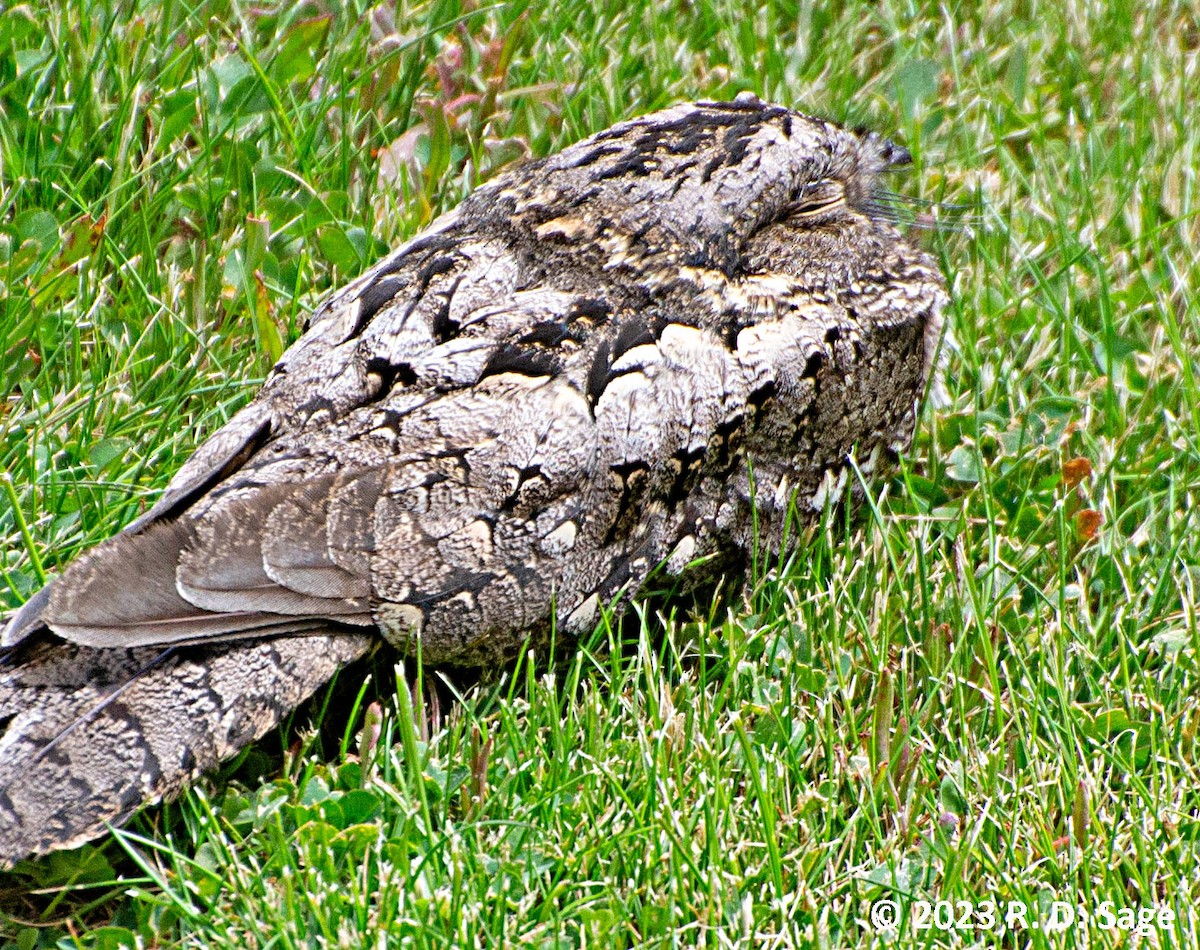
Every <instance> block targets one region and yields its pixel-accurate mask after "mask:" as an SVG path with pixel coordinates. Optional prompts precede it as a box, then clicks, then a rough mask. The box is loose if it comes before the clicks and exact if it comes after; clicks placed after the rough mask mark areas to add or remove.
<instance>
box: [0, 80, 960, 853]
mask: <svg viewBox="0 0 1200 950" xmlns="http://www.w3.org/2000/svg"><path fill="white" fill-rule="evenodd" d="M908 161H909V156H908V153H907V152H906V151H905V150H904V149H902V148H899V147H897V146H895V145H892V144H891V143H889V142H888V141H886V140H884V139H882V138H880V137H878V136H876V135H874V134H871V133H865V132H853V131H850V130H847V129H845V128H843V127H841V126H839V125H836V124H834V123H831V122H826V121H822V120H819V119H815V118H811V117H809V116H806V115H802V114H800V113H797V112H794V111H790V110H788V109H785V108H781V107H779V106H775V105H769V104H767V103H764V102H761V101H759V100H758V99H756V98H754V97H751V96H746V95H743V96H741V97H739V98H738V99H737V100H735V101H733V102H707V103H698V104H689V105H680V106H676V107H674V108H670V109H667V110H665V111H663V112H658V113H655V114H653V115H648V116H645V117H642V118H639V119H634V120H632V121H629V122H624V123H621V124H619V125H616V126H613V127H612V128H610V129H608V130H606V131H603V132H600V133H599V134H597V135H594V136H592V137H591V138H588V139H586V140H584V141H582V142H579V143H578V144H576V145H573V146H571V147H569V148H567V149H566V150H565V151H563V152H561V153H559V154H558V155H555V156H552V157H550V158H548V159H544V160H541V161H536V162H532V163H530V164H528V165H525V166H524V167H521V168H519V169H517V170H515V171H512V172H509V173H507V174H504V175H502V176H500V177H498V178H496V179H495V180H493V181H491V182H490V183H488V184H486V185H484V186H482V187H481V188H479V189H478V190H477V191H476V192H475V193H474V194H472V195H471V196H470V197H469V198H467V199H466V200H465V201H464V202H463V203H462V204H461V205H460V206H459V207H458V208H457V209H455V210H454V211H452V212H450V213H448V214H446V215H444V216H442V217H441V218H439V219H437V220H436V221H435V222H434V223H433V224H432V225H431V226H430V227H429V228H428V229H427V230H426V231H424V232H423V233H421V234H419V235H418V236H416V237H415V238H413V239H412V240H410V241H408V242H407V243H405V244H404V245H402V246H401V247H400V248H398V249H397V250H396V251H395V252H394V253H392V254H391V255H390V256H389V257H387V258H386V259H385V260H383V261H381V262H380V263H379V264H377V265H375V266H374V267H372V268H371V269H370V270H369V271H367V272H366V273H365V274H363V275H362V276H361V277H359V278H358V279H356V280H354V281H353V282H352V283H350V284H349V285H347V286H346V287H344V288H342V289H341V290H339V291H338V292H336V293H334V294H333V295H332V296H330V297H329V298H328V299H327V300H325V301H324V303H323V304H321V306H319V307H318V308H317V309H316V311H315V312H314V313H313V314H312V317H311V319H310V320H309V322H308V325H307V326H306V329H305V332H304V334H303V336H302V337H301V338H300V339H299V340H298V341H297V343H296V344H295V345H294V346H292V347H291V349H289V350H288V351H287V353H285V354H284V356H283V358H282V359H281V360H280V361H279V363H278V364H277V365H276V366H275V368H274V369H273V371H272V372H271V374H270V376H269V378H268V379H267V381H266V383H265V385H264V386H263V388H262V390H261V391H260V392H259V394H258V395H257V396H256V398H255V399H254V400H253V401H252V402H251V403H250V404H249V405H247V406H246V407H245V408H244V409H242V410H241V411H240V412H238V413H237V414H236V415H235V416H234V417H233V418H232V419H231V420H230V421H229V423H228V424H227V425H225V426H224V427H223V428H222V429H220V430H219V431H217V432H216V433H215V434H214V435H213V436H212V437H211V438H210V439H208V441H206V442H205V443H203V444H202V445H201V446H200V448H199V449H198V450H197V451H196V453H195V454H194V455H193V456H192V457H191V458H190V460H189V461H188V462H187V463H186V464H185V465H184V466H183V468H182V469H181V470H180V471H179V473H178V474H177V475H176V476H175V478H174V479H173V480H172V481H171V483H170V484H169V485H168V487H167V489H166V491H165V492H164V494H163V495H162V497H161V498H160V499H159V501H158V503H157V504H156V505H155V506H154V507H153V508H152V509H151V510H149V511H148V512H146V513H145V514H144V515H143V516H142V517H140V518H138V519H137V520H136V521H135V522H134V523H133V524H131V525H130V526H129V527H128V528H126V529H125V530H124V531H122V532H121V533H120V534H118V535H117V536H115V537H113V538H111V539H109V540H108V541H106V542H104V543H102V544H100V545H98V546H97V547H95V548H94V549H92V550H91V551H88V552H87V553H85V554H84V555H83V556H81V557H80V558H79V559H78V560H76V561H75V562H73V563H72V564H70V565H69V566H68V567H67V568H66V569H65V570H64V571H63V572H62V574H61V575H60V576H58V577H57V578H56V579H54V580H53V581H52V582H51V583H50V584H49V585H47V587H46V588H45V589H43V590H42V591H41V592H39V593H38V594H36V595H35V596H34V597H33V598H32V599H31V600H30V601H29V602H28V603H27V604H26V605H25V606H24V607H23V608H22V609H21V610H20V611H19V612H18V613H17V614H16V615H15V616H14V617H13V618H12V619H11V621H10V622H9V624H8V626H7V628H6V629H5V631H4V634H3V654H2V656H0V863H3V864H11V863H12V862H13V861H15V860H18V859H20V858H22V857H25V856H27V855H31V854H33V855H36V854H42V853H45V852H47V851H50V850H53V849H56V848H64V847H70V846H74V845H78V844H80V843H82V842H84V841H87V840H89V839H91V838H94V837H96V836H98V835H100V834H102V833H104V831H105V829H106V825H107V823H116V822H120V821H122V820H123V819H125V818H126V817H128V816H129V814H130V813H131V812H132V811H133V810H135V809H136V808H137V807H138V806H140V805H142V804H144V803H146V802H149V801H153V800H156V799H158V798H161V797H162V796H163V795H166V794H170V793H173V792H175V791H176V790H178V789H179V788H180V787H181V786H182V785H183V784H184V783H185V782H186V781H188V780H189V779H191V778H192V777H194V776H195V775H196V774H197V773H198V772H199V771H201V770H203V769H206V768H210V767H212V766H213V765H215V764H216V763H218V762H219V761H221V760H222V759H223V758H225V757H227V756H229V755H231V754H232V753H233V752H235V751H236V750H237V749H239V748H240V747H242V746H244V745H245V744H247V743H249V742H251V741H253V740H254V739H256V738H257V737H259V736H261V735H262V734H263V733H264V732H266V731H267V730H268V729H270V728H271V727H272V726H274V725H276V724H277V723H278V722H279V721H280V719H281V718H282V717H284V716H285V715H286V714H287V713H288V712H289V711H290V710H292V709H294V708H295V707H296V706H297V705H298V704H299V703H300V702H302V701H303V700H304V699H305V698H306V697H307V696H309V695H310V694H311V693H312V692H313V691H314V690H316V689H317V688H318V687H319V686H320V685H321V684H322V683H324V682H325V681H326V680H327V679H328V678H329V677H330V676H331V675H332V674H333V673H334V672H335V671H336V670H337V669H338V668H339V667H341V666H343V665H345V664H346V663H348V662H350V661H352V660H354V659H355V658H357V657H359V656H361V655H363V654H364V653H366V652H367V651H368V650H369V649H370V648H371V646H372V645H373V643H374V642H375V641H376V639H377V638H378V637H383V638H384V639H385V640H387V641H388V642H389V643H391V644H393V645H394V646H395V647H397V648H398V649H399V650H400V651H401V652H402V653H403V654H406V655H412V654H414V653H415V652H416V648H417V645H418V644H419V646H420V652H421V655H422V657H423V659H424V661H425V662H427V663H434V664H453V665H458V666H482V665H490V664H497V663H500V662H503V661H505V660H507V659H510V658H512V657H513V656H514V655H516V654H517V653H518V652H519V651H520V650H521V649H522V647H523V645H524V644H526V643H532V644H533V645H534V646H535V647H536V646H537V645H538V644H539V642H544V641H545V639H546V638H547V637H548V635H549V631H550V630H551V628H552V627H554V629H556V631H557V635H558V636H560V637H563V636H566V637H571V636H574V635H578V634H580V633H581V632H585V631H588V630H590V629H592V627H593V625H594V623H595V621H596V619H597V617H598V614H599V611H600V610H601V609H602V608H603V607H605V606H607V605H610V604H618V605H619V604H620V603H622V602H624V601H625V600H627V599H628V598H629V597H631V596H634V595H636V594H637V592H638V590H639V587H640V586H641V585H642V584H643V583H644V581H645V579H646V578H647V576H648V575H649V574H650V572H651V571H654V570H658V571H659V572H662V573H663V574H665V575H666V576H668V577H674V576H678V575H683V574H686V573H687V572H688V571H689V569H691V570H693V571H695V570H697V569H698V568H697V566H696V565H697V564H698V563H700V562H704V563H705V567H704V568H703V569H704V570H706V571H712V570H714V565H715V568H716V569H722V566H726V567H736V566H737V565H738V564H739V563H740V562H743V561H744V560H745V559H746V558H747V557H748V556H749V552H750V550H751V548H752V546H754V545H755V544H758V545H760V546H765V547H766V548H767V549H771V548H778V546H779V545H780V544H781V543H782V537H783V534H784V522H785V520H786V519H787V517H788V509H789V506H792V507H793V510H794V512H797V513H798V515H799V517H800V518H801V519H803V518H805V517H811V516H812V514H813V513H814V512H819V511H820V510H821V509H822V507H823V505H824V504H825V502H826V500H827V499H828V498H830V497H831V496H833V497H836V496H837V494H838V493H840V492H841V491H842V490H843V486H844V483H845V480H846V475H847V466H848V460H849V456H850V454H851V453H852V452H854V453H855V455H856V458H857V459H858V460H859V465H860V467H861V468H862V469H863V470H864V471H868V472H869V471H870V470H871V467H872V465H873V464H874V462H875V461H876V460H877V459H879V458H881V457H884V456H886V455H887V454H888V453H891V452H895V451H897V450H900V449H903V448H904V447H905V446H906V445H907V443H908V441H909V440H910V438H911V435H912V430H913V426H914V421H915V416H916V410H917V406H918V403H919V400H920V398H921V395H922V393H923V391H924V388H925V386H926V383H927V380H928V377H929V373H930V369H931V363H932V361H933V354H934V351H935V348H936V345H937V341H938V334H939V329H940V313H941V310H942V307H943V305H944V302H945V299H946V296H945V291H944V286H943V281H942V278H941V276H940V274H939V272H938V269H937V267H936V265H935V263H934V261H933V260H932V259H931V258H930V257H929V256H928V255H927V254H925V253H923V252H922V251H920V250H919V249H917V248H916V247H914V246H913V245H912V244H910V243H909V242H908V241H907V240H906V239H905V238H904V236H903V235H902V234H901V233H900V232H899V231H898V230H897V229H896V228H895V227H894V226H893V225H892V223H891V221H890V219H889V215H888V213H887V212H886V205H885V204H884V203H883V202H882V201H881V200H879V199H880V197H881V196H882V195H884V192H883V190H882V189H881V188H880V186H879V184H878V182H877V176H878V175H879V174H880V173H881V172H884V171H886V170H887V169H889V168H891V167H893V166H897V165H903V164H906V163H907V162H908Z"/></svg>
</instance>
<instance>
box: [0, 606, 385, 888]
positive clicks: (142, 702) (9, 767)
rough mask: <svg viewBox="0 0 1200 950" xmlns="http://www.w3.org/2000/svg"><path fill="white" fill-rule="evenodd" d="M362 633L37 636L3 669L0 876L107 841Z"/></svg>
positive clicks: (361, 650) (286, 704) (305, 688)
mask: <svg viewBox="0 0 1200 950" xmlns="http://www.w3.org/2000/svg"><path fill="white" fill-rule="evenodd" d="M373 642H374V638H373V637H372V636H370V635H368V634H358V633H349V632H345V633H343V632H331V631H330V629H329V628H328V627H326V628H324V630H323V632H322V631H320V630H317V629H315V628H314V630H313V632H312V633H311V634H310V635H303V636H299V635H290V636H282V637H275V638H272V639H259V640H239V641H236V642H233V643H227V644H221V645H214V646H200V647H190V648H178V647H175V648H169V649H167V650H165V651H164V650H163V649H162V648H158V647H148V648H136V649H128V650H121V649H94V648H91V647H84V646H78V645H76V644H69V643H63V642H61V641H59V640H58V639H57V638H54V637H51V636H49V635H42V636H37V637H31V638H29V640H27V641H26V642H25V643H22V644H21V645H20V646H19V647H17V648H15V649H14V650H12V651H10V653H9V655H8V656H7V657H5V658H4V659H5V662H3V663H2V664H0V867H7V866H11V865H12V864H13V863H14V862H15V861H18V860H20V859H21V858H24V857H27V856H30V855H40V854H44V853H46V852H47V851H50V850H53V849H57V848H69V847H74V846H77V845H80V844H83V843H84V842H86V841H89V840H90V839H92V838H95V837H98V836H100V835H102V834H103V833H104V832H105V830H106V828H107V826H108V825H109V824H119V823H120V822H121V821H123V820H124V819H125V818H127V817H128V816H129V815H130V814H131V813H132V812H133V811H134V810H135V809H136V808H138V807H139V806H141V805H143V804H145V803H147V802H152V801H157V800H159V799H161V798H162V797H164V796H167V795H170V794H172V793H174V792H176V791H177V790H178V789H179V788H180V787H181V786H183V785H184V784H185V783H186V782H187V781H188V780H190V779H191V778H194V777H195V776H196V775H197V774H198V773H200V772H202V771H204V770H205V769H208V768H211V767H213V766H214V765H216V764H217V763H218V762H220V761H221V760H222V759H225V758H227V757H228V756H230V755H232V754H233V753H234V752H236V751H237V750H238V749H240V748H241V747H242V746H244V745H246V744H247V743H249V742H252V741H254V740H255V739H257V738H259V737H260V736H262V735H263V734H264V733H265V732H267V730H269V729H270V728H272V727H273V726H275V725H277V724H278V723H279V722H280V720H282V719H283V718H284V717H285V716H286V715H287V714H288V713H289V712H290V711H291V710H293V709H294V708H295V707H296V706H297V705H299V704H300V703H301V702H303V701H304V700H305V699H306V698H307V697H308V696H310V695H311V694H312V693H313V692H314V691H315V690H316V689H317V688H318V687H319V686H320V685H321V684H322V683H324V682H325V681H326V680H328V679H329V678H330V677H331V676H332V675H333V674H334V672H335V671H336V670H337V669H338V668H339V667H341V666H343V665H345V664H346V663H349V662H352V661H353V660H355V659H357V658H359V657H361V656H363V655H364V654H365V653H366V652H367V651H368V650H369V649H370V647H371V645H372V643H373Z"/></svg>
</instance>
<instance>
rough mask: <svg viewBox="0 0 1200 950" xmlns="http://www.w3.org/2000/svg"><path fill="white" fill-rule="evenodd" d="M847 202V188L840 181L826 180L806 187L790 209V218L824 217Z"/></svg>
mask: <svg viewBox="0 0 1200 950" xmlns="http://www.w3.org/2000/svg"><path fill="white" fill-rule="evenodd" d="M845 202H846V188H845V186H844V185H843V184H842V183H841V182H840V181H834V180H832V179H826V180H824V181H818V182H814V183H813V184H811V185H806V186H805V187H804V188H803V189H802V190H801V191H800V193H799V194H798V195H796V200H795V201H794V202H793V203H792V206H791V208H789V209H788V210H789V216H790V217H810V216H816V215H824V214H827V213H829V212H830V211H832V210H833V209H834V208H835V207H837V206H838V205H841V204H845Z"/></svg>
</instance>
